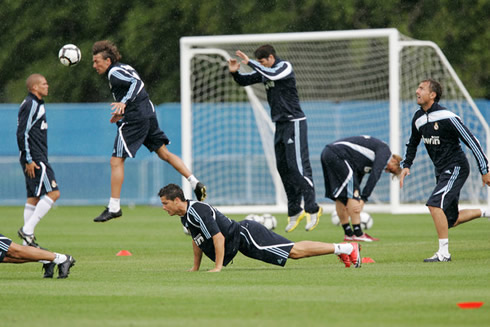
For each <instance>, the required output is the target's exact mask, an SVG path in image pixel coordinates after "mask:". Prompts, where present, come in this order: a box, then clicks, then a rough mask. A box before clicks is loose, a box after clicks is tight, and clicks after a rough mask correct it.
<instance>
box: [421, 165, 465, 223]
mask: <svg viewBox="0 0 490 327" xmlns="http://www.w3.org/2000/svg"><path fill="white" fill-rule="evenodd" d="M469 174H470V170H469V168H468V167H467V166H454V167H450V168H448V169H445V170H444V172H443V173H442V174H440V175H439V176H437V177H436V179H437V185H436V187H435V188H434V191H432V194H431V195H430V197H429V200H427V203H426V205H427V206H431V207H436V208H441V209H442V210H443V211H444V213H445V214H446V218H447V222H448V226H449V228H451V227H453V225H454V223H455V222H456V220H457V219H458V215H459V208H458V202H459V194H460V192H461V189H462V188H463V185H464V183H465V182H466V179H467V178H468V175H469Z"/></svg>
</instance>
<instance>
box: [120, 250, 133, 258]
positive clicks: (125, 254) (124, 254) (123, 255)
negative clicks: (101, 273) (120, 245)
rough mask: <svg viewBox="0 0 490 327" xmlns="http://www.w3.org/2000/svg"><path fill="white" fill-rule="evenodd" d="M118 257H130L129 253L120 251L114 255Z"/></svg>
mask: <svg viewBox="0 0 490 327" xmlns="http://www.w3.org/2000/svg"><path fill="white" fill-rule="evenodd" d="M116 255H117V256H118V257H129V256H131V255H132V254H131V252H129V251H127V250H121V251H119V252H118V253H117V254H116Z"/></svg>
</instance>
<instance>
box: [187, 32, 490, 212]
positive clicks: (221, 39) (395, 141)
mask: <svg viewBox="0 0 490 327" xmlns="http://www.w3.org/2000/svg"><path fill="white" fill-rule="evenodd" d="M381 37H385V38H387V39H388V42H389V106H390V110H389V114H390V117H389V122H390V126H389V135H390V143H389V145H390V149H391V150H392V152H393V153H400V154H402V155H403V153H404V151H405V149H404V148H402V145H401V144H400V143H401V142H400V101H401V100H400V67H399V66H400V53H401V50H402V49H403V48H404V47H413V46H428V47H431V48H433V49H434V50H435V51H436V52H437V54H438V55H439V57H440V59H441V61H442V62H443V63H444V65H445V67H446V68H447V69H448V71H449V73H450V74H451V76H452V78H453V79H454V80H455V82H456V84H457V85H458V87H459V88H460V89H461V91H462V93H463V95H464V97H465V98H466V100H467V101H468V103H469V104H470V106H471V108H472V109H473V110H474V112H475V113H476V116H477V117H478V119H479V120H480V122H481V123H482V124H483V125H484V129H485V131H486V135H487V137H486V144H487V146H486V152H487V153H488V152H489V150H490V149H489V147H490V145H489V144H490V129H489V127H488V124H487V122H486V121H485V119H484V117H483V116H482V115H481V113H480V111H479V110H478V108H477V106H476V104H475V102H474V101H473V99H472V98H471V96H470V94H469V92H468V91H467V90H466V88H465V86H464V85H463V83H462V82H461V80H460V79H459V77H458V76H457V74H456V72H455V71H454V69H453V68H452V66H451V65H450V63H449V62H448V60H447V59H446V57H445V56H444V54H443V53H442V51H441V49H440V48H439V47H438V46H437V45H436V44H435V43H434V42H431V41H419V40H401V39H400V33H399V32H398V30H397V29H394V28H386V29H366V30H348V31H325V32H301V33H277V34H248V35H220V36H193V37H183V38H181V39H180V76H181V85H180V86H181V110H182V111H181V119H182V121H181V123H182V159H183V161H184V163H185V164H186V165H187V167H188V168H189V169H191V171H192V163H193V159H192V141H193V135H192V133H193V129H192V94H191V92H192V86H191V61H192V58H193V57H194V56H195V55H196V54H218V55H220V56H222V57H223V60H226V59H228V58H229V54H228V52H226V51H224V50H222V49H218V48H216V46H217V45H218V46H219V45H220V44H230V43H240V44H243V43H254V44H255V43H271V44H274V42H285V41H287V42H295V41H297V42H304V41H321V40H341V39H342V40H345V39H362V38H381ZM245 89H246V92H247V95H248V97H249V100H250V101H251V102H253V101H254V97H255V95H254V92H253V90H251V89H250V87H246V88H245ZM414 92H415V90H414ZM257 101H258V100H257ZM300 101H301V95H300ZM414 106H415V101H414ZM406 123H407V124H408V123H409V122H406ZM271 128H272V129H273V128H274V126H271ZM271 173H273V175H274V176H275V177H273V180H274V184H275V186H276V194H279V195H277V196H276V204H275V205H270V206H236V207H235V206H226V207H220V209H221V210H223V211H225V212H228V213H250V212H262V213H263V212H287V205H286V202H285V194H284V191H283V190H282V192H278V191H277V190H279V189H282V183H281V181H280V179H279V176H278V174H277V172H271ZM473 173H475V172H472V174H473ZM197 177H198V178H201V179H202V180H203V182H205V180H206V177H205V176H197ZM182 186H183V189H184V193H185V194H186V196H190V195H191V194H192V190H191V187H190V185H189V183H188V182H187V181H186V179H185V178H183V179H182ZM389 189H390V196H389V198H390V203H389V204H367V205H366V210H367V211H370V212H390V213H426V212H427V208H426V207H425V205H422V204H415V205H405V204H400V188H399V184H398V180H396V179H395V180H392V181H391V183H390V187H389ZM209 192H211V193H212V192H213V190H212V189H210V190H209ZM487 203H489V204H490V192H487ZM320 204H321V205H322V206H323V207H324V208H325V209H326V210H327V211H333V210H334V205H332V204H328V205H326V204H323V203H320ZM461 207H462V208H464V207H465V206H464V205H462V206H461ZM470 207H471V206H470ZM473 207H474V205H473Z"/></svg>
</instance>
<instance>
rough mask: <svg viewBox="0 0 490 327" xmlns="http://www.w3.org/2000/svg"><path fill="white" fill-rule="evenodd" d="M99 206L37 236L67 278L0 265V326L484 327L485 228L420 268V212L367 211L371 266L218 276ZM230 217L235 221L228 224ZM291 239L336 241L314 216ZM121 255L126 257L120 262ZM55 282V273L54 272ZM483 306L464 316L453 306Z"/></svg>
mask: <svg viewBox="0 0 490 327" xmlns="http://www.w3.org/2000/svg"><path fill="white" fill-rule="evenodd" d="M22 210H23V208H21V207H0V216H1V221H2V226H1V230H0V233H2V234H4V235H6V236H8V237H10V238H12V239H13V240H14V241H15V242H17V243H20V240H19V239H18V237H17V236H16V234H17V229H18V228H19V227H20V225H21V224H22ZM101 210H102V208H100V207H55V208H54V209H53V210H51V212H50V213H49V214H48V215H47V216H46V217H45V218H44V219H43V220H42V221H41V223H40V224H39V225H38V227H37V228H36V235H37V238H38V242H39V243H40V244H41V245H42V246H45V247H47V248H49V249H51V250H53V251H56V252H62V253H69V254H71V255H73V256H74V257H75V258H76V260H77V263H76V265H75V267H73V268H72V271H71V274H70V276H69V278H68V279H66V280H56V279H53V280H45V279H42V273H41V264H39V263H29V264H22V265H12V264H2V265H0V290H1V297H0V316H1V325H2V326H52V325H62V326H63V325H65V326H211V325H212V326H251V325H253V326H327V325H328V326H352V325H356V326H415V325H417V326H444V327H447V326H484V325H487V324H488V321H489V317H490V286H489V285H490V283H489V282H490V251H489V250H490V240H489V236H488V235H489V229H490V222H489V221H488V219H486V218H485V219H478V220H476V221H473V222H470V223H468V224H465V225H461V226H459V227H457V228H455V229H454V230H451V231H450V251H451V253H452V257H453V261H452V262H450V263H423V262H422V259H423V258H425V257H429V256H431V255H432V254H433V253H434V252H435V251H436V250H437V246H438V245H437V237H436V234H435V229H434V226H433V223H432V220H431V218H430V216H429V215H389V214H373V215H372V216H373V218H374V226H373V229H372V230H370V231H369V232H370V233H371V234H372V235H374V236H376V237H379V238H380V239H381V241H380V242H375V243H371V244H366V243H364V244H362V246H363V248H362V252H361V254H362V256H365V257H371V258H373V259H374V260H375V261H376V262H375V263H371V264H364V265H363V267H362V268H361V269H353V268H350V269H345V268H344V267H343V264H341V263H340V262H339V261H338V259H337V257H336V256H334V255H330V256H323V257H314V258H307V259H302V260H289V261H288V263H287V265H286V267H285V268H281V267H276V266H272V265H268V264H265V263H262V262H259V261H256V260H251V259H249V258H246V257H244V256H243V255H241V254H238V255H237V257H236V258H235V260H234V262H233V264H231V265H229V266H228V267H226V268H224V270H223V271H222V272H221V273H214V274H212V273H207V272H206V270H207V269H210V268H212V267H213V264H212V262H211V261H210V260H209V259H207V258H203V262H202V266H201V272H197V273H189V272H187V271H186V270H187V269H189V268H190V267H191V266H192V245H191V243H190V242H191V239H190V238H189V237H188V236H186V235H184V234H183V232H182V227H181V225H180V221H179V219H178V217H169V216H168V215H167V214H166V213H165V212H164V211H162V210H161V209H160V208H154V207H136V208H134V209H128V208H123V212H124V215H123V217H122V218H119V219H115V220H113V221H110V222H107V223H98V224H96V223H93V222H92V219H93V217H95V216H96V215H98V214H99V213H100V211H101ZM230 217H232V218H234V219H237V220H240V219H242V218H243V217H244V215H241V216H230ZM276 217H277V218H278V221H279V225H278V228H277V229H276V231H277V232H278V233H280V234H282V235H285V236H286V237H288V238H289V239H291V240H293V241H300V240H306V239H308V240H315V241H324V242H335V241H341V240H342V237H343V233H342V230H341V228H340V227H337V226H333V225H332V224H331V223H330V215H328V214H325V215H324V216H322V219H321V221H320V224H319V226H318V227H317V228H316V229H315V230H314V231H312V232H305V231H304V229H303V228H304V225H303V224H301V225H300V226H299V227H298V229H297V230H295V231H294V232H292V233H290V234H286V233H284V232H283V231H284V227H285V225H286V216H285V215H276ZM120 250H129V251H130V252H131V253H132V254H133V255H132V256H129V257H118V256H116V253H117V252H118V251H120ZM56 273H57V272H56ZM465 301H483V302H485V304H484V305H483V306H482V307H481V308H480V309H473V310H463V309H460V308H459V307H458V306H457V303H458V302H465Z"/></svg>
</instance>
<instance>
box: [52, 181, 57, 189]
mask: <svg viewBox="0 0 490 327" xmlns="http://www.w3.org/2000/svg"><path fill="white" fill-rule="evenodd" d="M56 186H58V184H56V181H55V180H54V179H53V180H52V181H51V187H52V188H55V187H56Z"/></svg>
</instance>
